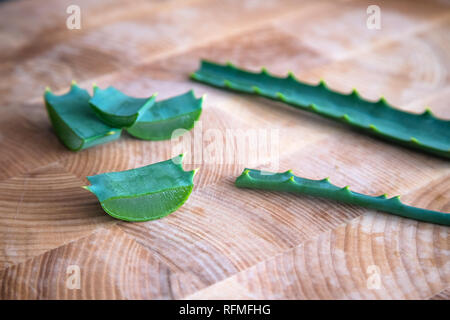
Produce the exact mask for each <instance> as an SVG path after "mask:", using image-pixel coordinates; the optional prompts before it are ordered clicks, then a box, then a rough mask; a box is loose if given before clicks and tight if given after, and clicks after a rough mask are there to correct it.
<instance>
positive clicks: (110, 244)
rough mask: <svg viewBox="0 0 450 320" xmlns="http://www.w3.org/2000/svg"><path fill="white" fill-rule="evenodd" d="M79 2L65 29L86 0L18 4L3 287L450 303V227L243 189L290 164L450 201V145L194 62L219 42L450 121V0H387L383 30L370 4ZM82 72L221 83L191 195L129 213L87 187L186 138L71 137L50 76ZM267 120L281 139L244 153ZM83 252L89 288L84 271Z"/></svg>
mask: <svg viewBox="0 0 450 320" xmlns="http://www.w3.org/2000/svg"><path fill="white" fill-rule="evenodd" d="M78 3H79V5H80V7H81V10H82V29H81V30H68V29H67V28H66V27H65V19H66V17H67V14H66V12H65V9H66V7H67V5H68V4H72V3H71V2H70V1H59V0H58V1H57V0H48V1H46V2H44V4H37V3H36V2H33V1H26V0H19V1H14V2H7V3H5V4H0V74H1V79H2V81H0V103H1V106H0V150H1V151H0V299H182V298H197V299H211V298H218V299H237V298H249V299H446V300H448V299H449V294H448V293H449V286H450V259H449V257H450V255H449V252H450V251H449V250H450V237H449V228H448V227H443V226H436V225H431V224H427V223H422V222H416V221H412V220H408V219H402V218H399V217H396V216H392V215H388V214H384V213H381V212H376V211H372V210H366V209H363V208H359V207H355V206H350V205H343V204H339V203H336V202H333V201H326V200H320V199H316V198H312V197H307V196H299V195H292V194H283V193H275V192H262V191H257V190H241V189H237V188H235V187H234V185H233V182H234V179H235V177H236V176H237V175H238V174H240V172H242V170H243V169H244V168H245V167H259V168H266V167H267V166H268V165H272V166H275V167H276V168H274V169H273V170H275V171H284V170H287V169H292V170H293V171H294V172H295V173H296V174H298V175H301V176H304V177H307V178H313V179H321V178H324V177H327V176H328V177H330V180H331V181H332V182H333V183H334V184H336V185H339V186H344V185H350V187H351V188H352V190H355V191H358V192H364V193H368V194H371V195H379V194H382V193H388V194H389V195H390V196H394V195H401V196H402V201H403V202H405V203H407V204H410V205H416V206H420V207H423V208H428V209H433V210H441V211H445V212H449V211H450V184H449V183H450V182H449V181H450V179H449V177H450V166H449V164H448V162H447V161H445V160H443V159H439V158H435V157H432V156H429V155H426V154H424V153H420V152H416V151H412V150H409V149H406V148H402V147H398V146H395V145H392V144H390V143H387V142H385V141H382V140H379V139H376V138H372V137H368V136H365V135H363V134H361V133H359V132H356V131H353V130H351V129H349V128H348V127H346V126H344V125H342V124H338V123H334V122H332V121H330V120H326V119H323V118H320V117H318V116H316V115H313V114H309V113H307V112H303V111H300V110H296V109H294V108H291V107H289V106H285V105H283V104H281V103H278V102H274V101H270V100H267V99H262V98H257V97H254V96H250V95H245V94H236V93H233V92H228V91H223V90H219V89H215V88H212V87H208V86H205V85H203V84H200V83H196V82H192V81H190V80H189V78H188V77H189V73H190V72H192V71H193V70H195V69H196V68H197V67H198V64H199V60H200V59H201V58H207V59H211V60H215V61H220V62H225V61H228V60H231V61H233V62H234V63H236V64H238V65H240V66H243V67H245V68H248V69H251V70H258V69H259V68H260V67H262V66H263V65H264V66H266V67H267V68H268V70H270V71H271V72H273V73H275V74H279V75H285V74H286V73H287V71H288V70H292V71H293V72H294V73H295V74H296V76H297V77H299V78H300V79H302V80H304V81H309V82H311V83H315V82H317V81H319V79H321V78H323V79H325V80H326V81H327V82H328V83H329V85H330V86H331V87H332V88H334V89H336V90H340V91H343V92H348V91H350V90H351V89H352V87H357V88H358V90H359V91H360V92H361V94H362V95H363V96H364V97H367V98H369V99H378V98H379V97H380V96H381V95H384V96H385V97H386V98H387V100H388V101H390V102H392V103H393V104H395V105H397V106H399V107H400V108H403V109H405V110H409V111H413V112H420V111H422V110H423V109H424V108H425V107H426V106H430V107H431V109H432V110H433V112H434V113H435V114H437V115H438V116H441V117H444V118H449V116H450V113H449V108H448V98H449V96H450V84H449V77H448V75H449V74H450V64H449V63H448V61H450V60H449V55H450V47H449V45H448V44H449V43H450V42H449V41H448V40H449V35H448V28H449V23H450V7H449V5H448V4H446V3H445V2H442V1H428V2H426V3H424V2H421V1H406V0H401V1H395V2H392V1H378V2H377V5H379V6H380V8H381V17H382V28H381V29H380V30H369V29H367V27H366V18H367V14H366V8H367V6H368V5H370V4H373V3H371V2H370V1H366V0H352V1H325V0H324V1H312V0H311V1H310V0H306V1H293V0H292V1H291V0H286V1H264V2H256V1H252V0H245V1H234V0H232V1H226V2H224V1H206V0H189V1H180V0H171V1H160V0H156V1H144V0H133V1H132V3H129V2H125V1H122V0H114V1H103V0H102V1H96V2H91V1H85V0H80V1H78ZM23 16H26V17H27V19H23V18H21V17H23ZM73 78H75V79H76V80H78V82H79V84H80V86H82V87H84V88H86V89H89V88H90V87H91V85H92V83H93V82H96V83H97V84H98V85H99V86H100V87H106V86H109V85H113V86H115V87H117V88H118V89H120V90H123V91H124V92H125V93H127V94H129V95H134V96H148V95H149V94H152V93H154V92H158V93H159V94H158V99H164V98H167V97H170V96H173V95H176V94H180V93H183V92H186V91H187V90H190V89H194V90H195V93H196V95H197V96H200V95H203V94H206V103H205V106H204V111H203V114H202V117H201V123H199V124H197V126H196V129H197V130H196V131H195V130H194V131H192V132H191V133H190V135H192V136H191V137H192V140H190V141H188V140H186V141H187V143H186V145H185V146H184V148H183V150H182V151H184V152H187V158H186V163H185V168H186V169H193V168H200V171H199V174H198V175H197V176H196V177H195V181H194V182H195V188H194V191H193V193H192V195H191V197H190V199H189V201H188V202H187V203H186V204H185V205H184V206H183V207H181V208H180V210H178V211H177V212H176V213H174V214H172V215H170V216H168V217H166V218H164V219H161V220H158V221H150V222H144V223H126V222H121V221H118V220H114V219H112V218H111V217H109V216H108V215H106V214H105V213H104V212H103V211H102V210H101V207H100V206H99V204H98V201H97V200H96V198H95V196H94V195H93V194H91V193H89V192H87V191H86V190H83V189H82V188H80V187H81V186H82V185H84V184H86V183H87V180H86V176H87V175H93V174H98V173H102V172H107V171H119V170H125V169H130V168H135V167H139V166H142V165H145V164H149V163H153V162H156V161H161V160H165V159H167V158H169V157H171V156H173V155H174V153H176V151H177V149H176V145H175V144H176V143H175V142H171V141H155V142H151V141H141V140H136V139H133V138H131V137H130V136H128V135H127V134H126V133H125V134H124V135H123V137H121V139H120V140H118V141H115V142H112V143H110V144H107V145H103V146H98V147H95V148H92V149H87V150H84V151H82V152H79V153H72V152H70V151H67V150H66V149H65V148H64V147H63V146H62V145H61V144H60V143H59V142H58V140H57V138H56V137H55V135H54V133H53V132H52V129H51V126H50V124H49V121H48V119H47V115H46V111H45V108H44V105H43V102H42V92H43V88H44V87H45V86H46V85H50V86H51V87H52V89H54V90H55V91H57V92H63V91H65V90H66V89H67V87H68V84H69V82H70V81H71V80H72V79H73ZM248 130H253V131H254V132H257V131H258V130H265V132H266V133H267V132H275V133H276V137H277V139H276V140H275V141H274V142H273V143H272V147H273V148H272V149H270V151H269V152H266V153H262V154H261V155H260V156H258V157H250V156H249V155H250V154H255V152H256V151H257V145H256V144H254V143H251V142H249V141H250V140H248V141H247V143H246V144H244V145H243V148H241V149H239V150H238V151H237V152H235V153H232V154H231V156H230V153H229V152H226V151H225V150H224V149H223V148H222V149H221V148H220V147H219V148H217V149H215V147H214V146H217V145H219V146H220V145H230V146H237V145H238V143H239V141H238V139H239V138H240V137H241V136H245V134H246V132H247V131H248ZM227 132H231V133H233V134H234V135H231V136H227ZM194 137H197V138H199V139H200V140H199V141H200V142H199V143H198V141H195V140H194ZM256 154H257V153H256ZM208 155H209V156H210V158H208ZM274 155H276V157H275V158H274V157H273V156H274ZM226 156H228V157H226ZM199 159H201V160H199ZM208 159H209V160H211V159H213V161H210V162H208V161H207V160H208ZM73 265H75V266H78V267H79V268H80V272H81V273H80V275H81V278H80V280H81V282H80V289H70V288H69V287H68V286H67V280H68V277H69V274H68V273H67V270H68V269H67V268H68V267H69V266H73ZM374 266H375V267H374ZM374 268H375V269H374ZM371 270H372V271H371ZM373 270H377V271H379V278H380V287H379V288H378V289H377V288H375V289H374V288H373V284H374V282H373V279H374V278H371V275H373V274H372V273H371V272H373Z"/></svg>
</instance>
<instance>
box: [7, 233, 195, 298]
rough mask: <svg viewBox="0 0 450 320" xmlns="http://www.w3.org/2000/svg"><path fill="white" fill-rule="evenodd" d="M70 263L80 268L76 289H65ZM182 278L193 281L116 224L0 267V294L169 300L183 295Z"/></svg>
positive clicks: (27, 296) (10, 295) (35, 296)
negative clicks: (0, 269) (9, 266)
mask: <svg viewBox="0 0 450 320" xmlns="http://www.w3.org/2000/svg"><path fill="white" fill-rule="evenodd" d="M69 266H78V268H79V270H80V273H79V275H80V289H71V287H67V281H68V279H69V276H71V275H73V273H70V272H69V273H68V267H69ZM69 270H70V269H69ZM72 272H73V271H72ZM184 276H185V277H187V278H189V279H190V280H191V283H195V279H194V278H193V276H192V274H189V273H188V274H186V275H183V274H179V275H177V274H176V272H174V270H172V269H171V268H170V267H168V266H167V265H165V264H164V263H162V262H160V261H158V260H157V259H155V257H154V256H153V255H152V254H151V253H150V252H149V251H148V250H146V249H145V248H144V247H142V246H140V245H139V244H137V243H136V242H135V241H134V240H133V239H131V238H130V237H128V236H126V235H125V234H124V233H123V232H122V231H120V230H119V229H118V228H115V227H113V228H110V229H103V228H100V229H98V230H97V231H96V232H95V233H93V234H92V235H90V236H88V237H84V238H82V239H79V240H77V241H75V242H71V243H69V244H67V245H65V246H62V247H59V248H57V249H54V250H51V251H48V252H46V253H45V254H43V255H41V256H39V257H35V258H33V259H31V260H28V261H26V262H24V263H22V264H19V265H17V266H14V267H11V268H8V269H6V270H3V271H0V298H1V299H168V298H174V297H177V296H180V295H182V292H183V290H185V286H186V282H185V281H183V277H184ZM69 280H70V279H69Z"/></svg>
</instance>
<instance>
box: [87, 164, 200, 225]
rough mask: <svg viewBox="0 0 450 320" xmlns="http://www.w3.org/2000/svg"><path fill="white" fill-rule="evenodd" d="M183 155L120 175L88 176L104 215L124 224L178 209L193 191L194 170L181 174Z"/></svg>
mask: <svg viewBox="0 0 450 320" xmlns="http://www.w3.org/2000/svg"><path fill="white" fill-rule="evenodd" d="M182 159H183V155H179V156H177V157H175V158H172V159H169V160H166V161H162V162H158V163H154V164H150V165H148V166H145V167H141V168H137V169H131V170H127V171H121V172H108V173H102V174H99V175H95V176H89V177H87V178H88V180H89V182H90V183H91V185H90V186H85V187H84V188H85V189H87V190H89V191H91V192H92V193H94V194H95V195H96V196H97V198H98V200H99V201H100V204H101V206H102V207H103V209H104V210H105V212H106V213H108V214H109V215H111V216H112V217H114V218H117V219H121V220H125V221H147V220H154V219H159V218H162V217H165V216H167V215H169V214H170V213H172V212H174V211H176V210H177V209H178V208H179V207H181V206H182V205H183V204H184V203H185V202H186V200H187V199H188V198H189V195H190V194H191V192H192V188H193V186H194V182H193V178H194V175H195V172H196V170H192V171H184V170H183V167H182Z"/></svg>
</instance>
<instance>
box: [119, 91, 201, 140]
mask: <svg viewBox="0 0 450 320" xmlns="http://www.w3.org/2000/svg"><path fill="white" fill-rule="evenodd" d="M203 99H204V97H201V98H199V99H197V98H195V95H194V92H193V91H192V90H191V91H189V92H186V93H185V94H182V95H179V96H176V97H173V98H170V99H166V100H162V101H158V102H156V103H155V104H153V105H152V106H151V107H150V108H149V109H147V110H146V111H145V112H143V113H142V114H141V115H140V116H139V118H138V119H137V121H136V123H135V124H134V125H133V126H131V127H130V128H127V129H126V130H127V132H128V133H129V134H131V135H132V136H134V137H136V138H140V139H145V140H166V139H170V138H171V137H172V134H173V133H174V131H175V130H176V129H184V130H190V129H192V128H193V127H194V124H195V121H197V120H198V119H199V118H200V115H201V113H202V104H203ZM180 132H182V131H180Z"/></svg>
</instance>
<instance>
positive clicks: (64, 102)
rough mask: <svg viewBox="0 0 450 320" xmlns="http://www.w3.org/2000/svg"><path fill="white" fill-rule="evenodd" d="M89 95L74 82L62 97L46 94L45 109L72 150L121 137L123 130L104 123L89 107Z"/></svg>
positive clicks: (53, 124) (59, 135) (57, 133)
mask: <svg viewBox="0 0 450 320" xmlns="http://www.w3.org/2000/svg"><path fill="white" fill-rule="evenodd" d="M90 98H91V96H90V95H89V93H88V92H87V91H86V90H84V89H81V88H80V87H78V86H77V84H76V83H75V82H72V86H71V87H70V91H69V92H68V93H66V94H63V95H61V96H56V95H54V94H53V93H52V92H51V91H50V89H48V88H47V89H46V91H45V94H44V101H45V106H46V108H47V113H48V116H49V118H50V121H51V123H52V126H53V129H54V130H55V133H56V135H57V136H58V138H59V140H61V142H62V143H63V144H64V145H65V146H66V147H67V148H69V149H70V150H73V151H78V150H81V149H86V148H89V147H92V146H95V145H98V144H101V143H106V142H109V141H112V140H115V139H118V138H119V137H120V133H121V129H117V128H113V127H111V126H108V125H107V124H105V123H103V122H102V121H100V120H99V119H98V118H97V116H96V115H95V112H94V111H93V110H92V108H91V107H90V106H89V99H90Z"/></svg>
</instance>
